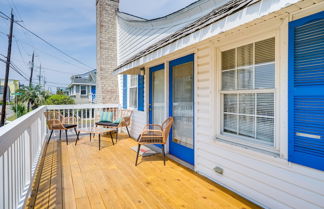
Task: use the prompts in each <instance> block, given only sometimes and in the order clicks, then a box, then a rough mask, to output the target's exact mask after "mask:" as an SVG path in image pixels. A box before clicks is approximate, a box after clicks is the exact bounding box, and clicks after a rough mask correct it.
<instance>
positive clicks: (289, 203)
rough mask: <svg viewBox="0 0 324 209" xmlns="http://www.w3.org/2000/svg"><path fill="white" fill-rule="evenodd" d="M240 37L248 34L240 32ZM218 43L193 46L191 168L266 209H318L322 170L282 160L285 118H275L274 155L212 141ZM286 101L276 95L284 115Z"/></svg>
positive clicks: (323, 189)
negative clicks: (276, 138)
mask: <svg viewBox="0 0 324 209" xmlns="http://www.w3.org/2000/svg"><path fill="white" fill-rule="evenodd" d="M303 12H305V11H303ZM287 22H288V21H283V23H282V24H281V28H282V33H283V34H281V35H279V36H278V37H279V40H277V41H279V43H280V49H279V53H280V54H279V57H281V58H280V60H279V68H280V71H279V74H280V75H278V76H279V77H280V78H279V81H280V89H279V91H284V92H283V93H282V95H284V96H285V97H286V93H285V92H286V91H287V85H288V81H287V77H285V76H284V75H285V74H287V54H286V53H287V48H288V47H287V36H288V35H287V31H288V30H287V27H288V24H287ZM256 32H259V31H257V30H256V29H254V28H253V27H252V28H250V29H249V33H248V34H250V35H251V36H252V35H253V33H256ZM238 34H239V33H238ZM240 36H243V37H247V38H248V37H249V36H246V33H243V32H242V31H241V33H240ZM233 37H234V36H232V38H233ZM237 37H238V36H237ZM243 37H242V38H243ZM215 40H216V39H215ZM227 41H228V40H227ZM218 44H222V39H221V40H220V41H219V42H214V46H212V44H209V45H208V44H207V46H206V44H204V45H201V46H198V47H197V50H196V79H195V80H196V88H195V93H196V95H195V98H196V102H195V111H196V112H195V114H196V116H195V119H196V121H195V170H196V171H197V172H198V173H200V174H202V175H204V176H206V177H208V178H210V179H212V180H213V181H215V182H217V183H219V184H221V185H223V186H225V187H227V188H229V189H231V190H233V191H234V192H237V193H238V194H240V195H242V196H244V197H246V198H248V199H250V200H252V201H253V202H256V203H258V204H260V205H261V206H264V207H266V208H280V209H281V208H307V209H310V208H324V172H321V171H319V170H315V169H311V168H308V167H304V166H300V165H297V164H292V163H289V162H288V161H287V150H286V149H287V147H286V146H283V145H282V144H286V143H287V140H288V139H287V125H285V124H286V123H287V120H286V116H285V117H283V119H285V120H283V121H281V122H280V125H281V124H283V125H282V127H280V133H278V134H279V141H280V143H281V146H280V148H279V149H280V157H279V156H278V157H274V156H271V155H268V154H265V153H261V152H257V151H251V150H247V149H245V148H243V147H239V146H237V145H232V144H229V143H224V142H221V141H219V140H217V139H216V137H215V130H214V129H215V128H216V127H217V126H219V124H218V122H217V120H216V119H215V115H216V114H215V109H216V104H217V101H216V99H215V98H216V96H215V90H214V89H215V85H216V84H217V80H219V79H216V78H215V77H216V75H215V71H216V62H217V61H216V53H215V52H216V50H217V46H218ZM277 46H278V45H277ZM277 72H278V71H277ZM282 95H281V97H282ZM286 102H287V101H283V100H282V99H281V103H280V106H281V107H279V110H278V112H282V113H284V114H285V115H286V114H287V112H286V108H287V103H286ZM216 166H218V167H221V168H223V169H224V173H223V175H220V174H218V173H216V172H215V171H214V170H213V169H214V168H215V167H216Z"/></svg>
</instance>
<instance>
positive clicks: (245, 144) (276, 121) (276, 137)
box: [215, 30, 280, 154]
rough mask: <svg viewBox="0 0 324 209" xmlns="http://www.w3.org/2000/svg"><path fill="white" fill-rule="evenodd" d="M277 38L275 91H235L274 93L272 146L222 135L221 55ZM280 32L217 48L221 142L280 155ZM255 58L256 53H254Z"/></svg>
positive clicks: (240, 91) (218, 126) (217, 116)
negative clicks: (231, 50) (227, 51)
mask: <svg viewBox="0 0 324 209" xmlns="http://www.w3.org/2000/svg"><path fill="white" fill-rule="evenodd" d="M272 37H274V38H275V62H274V63H275V78H274V80H275V87H274V89H255V90H235V92H236V93H274V101H275V103H274V141H273V144H272V145H269V144H267V143H264V142H262V141H260V142H258V141H256V140H253V139H249V137H244V136H239V135H237V136H236V135H234V134H226V133H222V130H223V127H224V126H223V122H224V114H223V109H224V108H223V104H224V103H223V102H224V101H223V94H224V93H225V92H226V93H228V92H227V91H222V66H221V53H222V52H223V51H226V50H230V49H233V48H237V47H240V46H244V45H247V44H251V43H255V42H258V41H262V40H266V39H269V38H272ZM279 42H280V41H279V32H278V31H276V30H274V31H272V32H269V31H268V32H267V33H262V34H259V35H256V36H250V37H249V38H246V39H244V40H242V39H241V40H237V41H235V40H232V41H231V42H227V43H226V44H223V45H219V46H218V47H217V48H216V104H215V105H216V124H217V127H216V138H217V139H218V140H219V141H222V142H225V143H230V144H235V145H238V146H242V147H245V148H252V149H257V150H262V151H265V152H270V153H274V154H279V148H280V141H279V134H280V133H279V125H280V123H279V121H280V115H279V113H280V111H279V108H280V100H279V98H280V95H279V93H280V91H279V87H280V85H279V73H280V72H279V71H280V70H279V66H280V65H279V62H280V57H279V56H280V55H279V52H280V49H279ZM253 57H254V52H253Z"/></svg>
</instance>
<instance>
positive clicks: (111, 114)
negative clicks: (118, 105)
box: [96, 109, 133, 141]
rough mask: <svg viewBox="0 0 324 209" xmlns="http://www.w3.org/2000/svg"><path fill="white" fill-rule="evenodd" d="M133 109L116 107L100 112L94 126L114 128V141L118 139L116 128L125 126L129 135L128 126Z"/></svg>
mask: <svg viewBox="0 0 324 209" xmlns="http://www.w3.org/2000/svg"><path fill="white" fill-rule="evenodd" d="M132 114H133V111H132V110H126V109H117V110H112V111H109V110H108V111H107V112H101V113H100V120H99V122H96V126H104V127H106V128H115V129H116V141H117V139H118V130H119V129H120V128H123V127H125V128H126V130H127V133H128V136H129V137H130V134H129V130H128V126H130V123H131V117H132Z"/></svg>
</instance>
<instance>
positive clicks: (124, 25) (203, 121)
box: [97, 0, 324, 208]
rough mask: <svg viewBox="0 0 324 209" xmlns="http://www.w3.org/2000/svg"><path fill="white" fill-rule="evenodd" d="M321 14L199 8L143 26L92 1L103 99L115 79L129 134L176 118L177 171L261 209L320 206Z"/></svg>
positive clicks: (323, 135)
mask: <svg viewBox="0 0 324 209" xmlns="http://www.w3.org/2000/svg"><path fill="white" fill-rule="evenodd" d="M143 9H144V8H143ZM323 9H324V2H323V1H322V0H319V1H317V0H233V1H230V0H219V1H216V0H200V1H197V2H195V3H193V4H191V5H189V6H188V7H186V8H184V9H182V10H179V11H177V12H175V13H172V14H170V15H167V16H165V17H161V18H157V19H153V20H145V19H141V18H138V17H134V16H132V15H129V14H125V13H122V12H119V11H118V0H98V1H97V11H98V16H97V18H99V23H98V24H100V27H99V28H98V34H97V38H98V39H97V43H98V46H97V47H98V48H97V50H98V51H97V61H98V66H97V70H98V79H99V78H100V79H101V80H100V82H98V85H97V86H98V89H99V88H100V89H101V90H100V91H101V92H102V96H101V97H102V98H100V99H101V100H100V101H99V102H101V101H107V100H109V99H111V97H113V98H115V95H111V92H109V91H108V90H109V88H111V86H110V87H107V85H108V84H107V83H109V82H111V81H112V80H113V79H116V78H117V77H115V78H113V76H112V75H111V73H113V74H114V75H116V76H117V74H118V85H119V102H120V104H122V106H123V107H124V108H130V109H133V110H134V114H133V117H132V127H131V129H130V132H131V135H132V136H133V137H134V138H137V137H138V134H139V133H140V132H141V130H142V128H143V127H144V125H145V124H147V123H154V124H160V123H161V121H163V120H164V119H166V118H167V117H169V116H172V117H174V119H175V124H174V126H173V130H172V132H171V136H170V138H169V142H168V144H167V152H168V153H169V154H170V156H173V158H174V159H178V160H180V162H181V163H182V164H185V165H187V166H189V167H190V168H192V169H193V170H195V171H196V172H197V173H199V174H201V175H203V176H206V177H207V178H209V179H211V180H213V181H215V182H217V183H218V184H220V185H222V186H224V187H226V188H228V189H230V190H232V191H234V192H236V193H238V194H240V195H242V196H243V197H245V198H247V199H249V200H251V201H253V202H255V203H257V204H259V205H260V206H263V207H265V208H323V206H324V172H323V171H324V59H323V58H324V45H323V43H324V12H323ZM114 64H116V65H115V68H114V69H113V67H112V66H114ZM108 78H109V79H108ZM161 172H162V173H163V170H162V171H161ZM167 183H168V182H166V184H167Z"/></svg>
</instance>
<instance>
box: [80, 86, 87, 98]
mask: <svg viewBox="0 0 324 209" xmlns="http://www.w3.org/2000/svg"><path fill="white" fill-rule="evenodd" d="M82 87H85V94H82ZM80 95H81V96H86V95H88V88H87V86H85V85H80Z"/></svg>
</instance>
